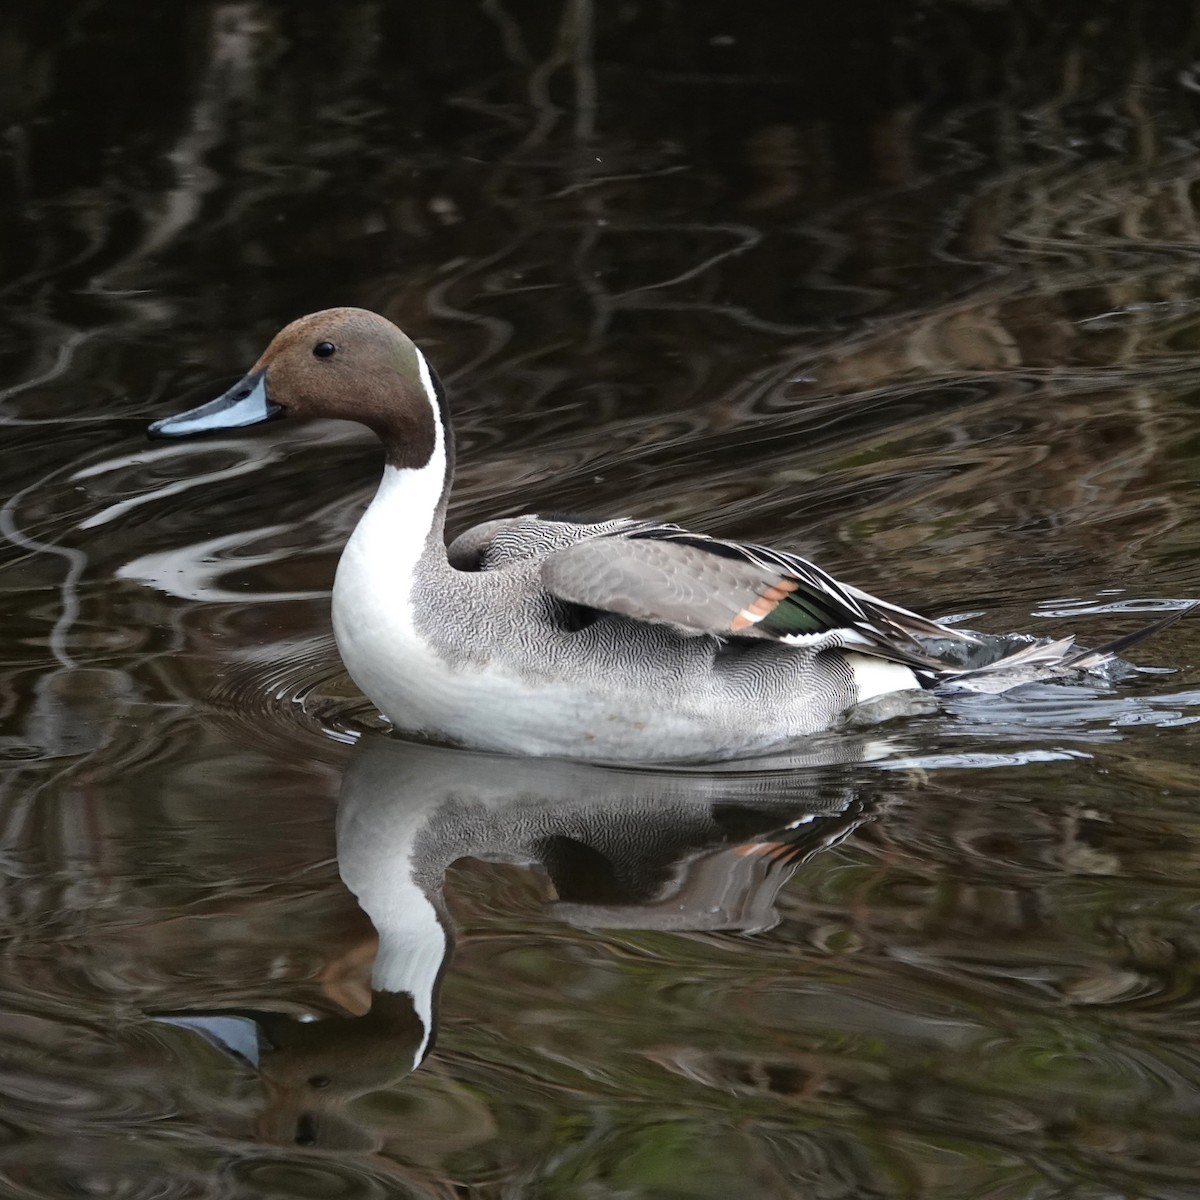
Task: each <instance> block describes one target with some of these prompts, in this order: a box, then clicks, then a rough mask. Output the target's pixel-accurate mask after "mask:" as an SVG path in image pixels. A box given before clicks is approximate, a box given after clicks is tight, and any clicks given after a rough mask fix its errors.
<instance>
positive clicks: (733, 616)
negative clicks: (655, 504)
mask: <svg viewBox="0 0 1200 1200" xmlns="http://www.w3.org/2000/svg"><path fill="white" fill-rule="evenodd" d="M541 576H542V583H543V585H544V586H545V588H546V590H547V591H549V592H550V593H551V594H553V595H554V596H557V597H558V598H559V599H561V600H566V601H569V602H571V603H573V604H580V605H585V606H587V607H589V608H597V609H603V610H606V611H609V612H615V613H621V614H623V615H624V616H627V617H634V618H636V619H637V620H640V621H649V622H654V623H658V624H667V625H673V626H676V627H679V628H683V629H686V630H688V631H691V632H694V633H709V634H716V635H718V636H721V637H755V638H769V639H773V640H775V641H779V642H783V643H786V644H788V645H793V646H808V647H812V648H814V649H815V648H822V647H825V646H835V645H842V646H854V647H856V648H861V649H862V650H863V652H864V653H867V654H875V655H877V656H879V657H883V658H888V659H892V660H894V661H898V662H904V663H906V664H908V665H911V666H923V667H928V666H934V665H940V664H935V660H933V659H931V658H929V657H928V656H927V655H926V654H925V653H924V652H923V651H922V648H921V646H920V645H919V643H918V640H917V639H918V638H935V637H936V638H947V639H952V640H954V641H958V642H971V643H974V642H975V640H976V639H974V638H972V637H970V636H969V635H967V634H964V633H960V632H959V631H957V630H955V629H951V628H949V627H948V626H945V625H940V624H938V623H937V622H936V621H931V620H928V619H927V618H925V617H922V616H919V615H918V614H917V613H913V612H909V611H908V610H907V609H903V608H899V607H898V606H896V605H894V604H889V603H887V602H886V601H884V600H878V599H876V598H875V597H874V596H871V595H868V594H867V593H866V592H863V591H860V590H859V589H857V588H852V587H848V586H846V585H845V584H841V583H839V582H838V581H837V580H836V579H834V578H833V577H832V576H831V575H829V574H827V573H826V572H825V571H822V570H821V569H820V567H817V566H815V565H814V564H813V563H810V562H809V561H808V560H807V559H803V558H800V557H798V556H797V555H794V554H787V553H784V552H782V551H779V550H771V549H768V548H767V547H765V546H756V545H752V544H743V543H739V542H727V541H722V540H720V539H718V538H711V537H706V536H704V535H703V534H695V533H689V532H688V531H687V530H683V529H680V528H678V527H677V526H670V525H647V524H642V525H639V526H637V527H636V528H633V529H627V530H621V531H618V532H616V533H611V534H607V535H603V536H599V537H592V538H588V539H587V540H585V541H579V542H576V543H575V544H573V545H571V546H567V547H565V548H564V549H562V550H558V551H556V552H554V553H552V554H550V555H548V556H547V557H546V558H545V560H544V561H543V563H542V568H541Z"/></svg>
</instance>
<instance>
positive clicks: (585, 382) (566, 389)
mask: <svg viewBox="0 0 1200 1200" xmlns="http://www.w3.org/2000/svg"><path fill="white" fill-rule="evenodd" d="M1044 7H1045V6H1040V5H1034V4H1024V3H1011V4H995V5H986V4H975V3H967V2H966V0H962V2H955V0H941V2H939V3H911V4H896V3H893V2H889V3H884V2H882V0H879V2H878V3H863V4H858V5H854V6H842V9H844V10H845V11H842V10H838V9H832V10H831V9H829V8H828V7H826V8H825V9H822V10H820V11H818V9H817V8H815V7H813V6H809V5H797V4H794V3H784V2H782V0H780V2H779V3H774V2H766V3H761V4H758V5H755V6H749V7H747V6H742V7H735V6H729V5H724V4H719V3H716V2H715V0H692V2H689V3H688V4H687V5H680V4H674V5H672V4H666V5H664V4H650V3H642V2H640V0H631V2H629V3H623V4H619V5H611V6H600V5H593V4H592V3H591V2H590V0H545V2H539V3H533V4H525V5H521V6H505V5H503V4H500V3H496V2H494V0H448V2H446V3H442V4H439V5H425V6H410V5H399V4H387V3H384V2H383V0H353V2H352V3H348V4H346V5H342V6H339V7H338V8H337V10H336V12H332V11H331V10H330V8H329V6H328V5H321V6H318V5H316V4H315V3H309V2H307V0H298V2H295V3H289V4H287V5H283V4H276V3H270V2H268V0H241V2H229V3H218V2H204V3H197V4H192V5H188V6H157V7H156V8H155V9H154V11H153V12H151V11H148V9H147V7H146V6H145V5H142V4H137V3H134V2H133V0H113V2H110V3H106V4H103V5H101V4H95V3H89V2H87V0H74V2H68V3H63V4H61V5H57V6H48V5H43V4H35V3H32V2H29V3H23V4H19V5H18V6H17V8H16V13H15V18H14V19H13V20H10V21H9V22H8V23H7V24H6V26H5V29H4V32H3V33H2V34H0V55H2V56H3V62H4V64H5V65H4V70H3V72H0V76H2V78H3V84H2V85H0V125H2V126H3V129H4V137H3V139H2V142H0V177H2V178H3V181H4V185H3V188H0V222H2V229H3V237H2V238H0V424H2V426H3V432H2V434H0V437H2V439H3V441H2V443H0V445H2V447H3V452H2V453H0V496H2V497H3V500H4V507H3V510H2V512H0V533H2V534H3V542H2V544H0V634H2V637H0V656H2V657H0V755H2V756H3V760H4V772H3V775H2V776H0V818H2V820H3V825H4V839H3V855H4V857H3V891H2V893H0V894H2V898H3V904H4V910H5V918H6V919H5V921H4V927H3V928H4V942H3V947H4V964H5V970H4V972H3V974H2V976H0V1074H2V1077H3V1081H2V1083H0V1192H3V1193H4V1194H5V1195H13V1196H21V1197H61V1196H77V1195H80V1194H85V1193H86V1194H100V1195H117V1194H119V1195H122V1196H128V1197H133V1196H138V1197H141V1196H147V1197H148V1196H172V1197H174V1196H179V1197H191V1196H196V1197H210V1196H231V1197H243V1196H245V1197H260V1196H261V1197H265V1196H272V1197H274V1196H289V1197H292V1196H327V1195H338V1196H360V1195H361V1196H376V1195H389V1196H390V1195H400V1196H413V1197H443V1196H450V1195H455V1196H478V1197H492V1196H497V1197H499V1196H506V1197H507V1196H530V1197H551V1196H564V1197H566V1196H570V1197H581V1196H583V1197H587V1196H597V1197H599V1196H613V1195H620V1196H638V1197H642V1196H646V1197H676V1196H677V1197H700V1196H713V1197H726V1196H729V1195H739V1196H742V1195H745V1196H760V1195H761V1196H764V1197H765V1196H779V1197H791V1196H795V1195H801V1194H803V1195H812V1196H819V1197H831V1198H832V1197H865V1196H872V1197H873V1196H878V1197H915V1196H921V1197H937V1198H944V1200H962V1198H964V1197H974V1196H979V1197H984V1196H986V1197H989V1198H993V1197H995V1198H999V1197H1004V1198H1008V1197H1012V1198H1013V1200H1016V1198H1022V1200H1024V1198H1027V1197H1028V1198H1033V1197H1037V1198H1041V1197H1058V1196H1071V1197H1079V1198H1091V1197H1095V1198H1097V1200H1099V1198H1100V1197H1105V1198H1107V1197H1113V1196H1121V1197H1176V1196H1196V1195H1200V1186H1198V1185H1197V1183H1196V1179H1197V1175H1196V1168H1195V1134H1194V1131H1195V1129H1196V1125H1197V1120H1198V1119H1200V1050H1198V1048H1197V1040H1196V1015H1195V1008H1196V995H1195V993H1196V963H1197V951H1198V936H1197V933H1196V929H1197V915H1198V914H1197V894H1198V893H1197V863H1198V862H1200V809H1198V806H1197V791H1198V788H1197V778H1198V770H1200V751H1198V750H1197V744H1198V743H1197V733H1196V730H1195V728H1194V727H1193V726H1194V725H1195V724H1196V723H1197V721H1198V720H1200V622H1198V621H1196V620H1194V619H1193V620H1191V621H1188V622H1183V623H1181V624H1179V625H1176V626H1175V627H1173V628H1172V629H1171V630H1169V631H1168V632H1166V633H1165V634H1163V635H1162V636H1161V637H1160V638H1159V639H1157V640H1156V641H1154V642H1153V643H1150V644H1147V645H1144V646H1141V647H1138V648H1137V650H1136V651H1134V652H1133V653H1132V655H1131V657H1132V658H1133V659H1134V660H1135V662H1136V664H1137V665H1138V669H1136V670H1135V669H1132V668H1130V669H1128V670H1125V671H1123V672H1117V673H1115V674H1114V675H1113V676H1112V677H1111V678H1101V679H1094V680H1086V681H1082V680H1081V681H1076V682H1072V683H1064V684H1059V685H1040V686H1037V687H1033V688H1030V689H1026V690H1024V691H1022V692H1021V693H1018V694H1014V695H1011V696H1007V697H1001V698H991V697H984V698H964V699H961V700H956V701H954V702H953V703H949V704H947V705H945V706H943V707H942V709H941V710H940V711H938V712H936V713H930V714H925V715H916V716H911V717H907V718H904V719H901V720H896V721H892V722H888V723H886V724H885V725H882V726H878V727H875V728H873V729H869V730H857V731H851V732H847V733H842V734H837V735H833V736H831V737H829V738H825V739H820V740H819V741H817V742H816V743H814V745H813V746H811V747H807V748H806V749H805V752H804V754H803V755H802V756H801V757H800V758H798V759H793V760H792V761H789V762H783V763H764V764H755V765H754V767H753V768H743V769H739V770H732V771H731V770H724V771H720V772H703V771H699V772H697V771H692V772H684V773H680V772H670V771H659V772H619V771H617V772H614V771H605V770H604V769H601V768H595V767H588V766H583V765H578V764H576V765H570V764H567V765H563V764H540V765H534V764H522V763H505V762H504V761H503V760H499V761H497V760H494V759H490V758H487V757H485V756H474V755H464V754H461V753H456V752H453V751H446V750H435V749H431V748H428V747H410V746H406V745H405V744H404V743H400V742H395V741H389V740H386V739H382V738H381V737H379V736H378V735H377V734H376V735H373V736H366V737H360V736H359V735H360V734H362V733H363V731H364V730H366V731H371V730H374V729H376V728H377V727H378V726H379V722H378V720H377V719H376V718H374V716H373V714H372V713H371V711H370V709H369V706H366V705H365V704H364V703H363V702H362V701H361V699H360V698H358V697H357V696H356V694H355V692H354V690H353V688H352V686H351V685H350V684H349V683H348V681H347V680H346V679H345V678H344V677H343V675H342V673H341V670H340V666H339V663H338V660H337V656H336V652H335V651H334V649H333V646H332V642H331V640H330V638H329V632H328V631H329V625H328V592H329V587H330V584H331V581H332V573H333V569H334V566H335V563H336V559H337V555H338V553H339V551H340V547H341V545H342V543H343V542H344V540H345V537H346V536H347V534H348V532H349V530H350V529H351V528H352V527H353V524H354V522H355V520H356V519H357V515H358V513H359V512H360V511H361V509H362V506H363V504H364V503H365V502H366V500H367V499H368V498H369V496H370V493H371V490H372V488H373V485H374V480H375V477H376V475H377V472H378V470H379V465H380V463H379V456H378V453H377V451H376V449H375V448H374V446H373V445H372V443H371V440H370V438H369V437H367V436H366V435H365V434H363V433H361V432H359V431H357V430H355V429H353V428H351V427H349V426H343V425H339V424H334V423H323V424H309V425H301V424H299V423H295V424H293V423H283V424H278V425H273V426H271V427H269V428H267V429H263V430H256V431H252V432H249V433H247V434H245V435H244V436H230V437H228V438H219V439H214V440H208V441H204V442H197V443H190V442H189V443H180V444H178V445H162V444H152V443H148V442H146V441H145V440H144V438H143V429H144V425H145V423H146V422H147V421H148V420H150V419H153V418H155V417H159V416H162V415H164V414H165V413H167V412H171V411H176V410H178V409H180V408H183V407H186V406H188V405H190V404H193V403H197V402H199V401H201V400H203V399H207V398H209V397H210V396H212V395H215V394H217V393H218V392H219V391H221V390H223V389H224V388H225V387H226V386H228V384H229V383H230V382H231V381H232V380H233V379H234V378H236V377H237V376H238V375H240V374H241V373H242V372H243V371H244V370H245V369H246V367H247V366H248V365H249V364H250V363H252V362H253V361H254V359H255V358H256V357H257V355H258V353H259V352H260V350H261V348H262V346H263V345H264V344H265V342H266V340H267V339H268V338H269V337H270V336H271V334H272V333H273V332H274V331H275V329H276V328H278V326H279V325H280V324H282V323H283V322H284V321H286V320H288V319H290V318H291V317H293V316H295V315H297V314H299V313H302V312H305V311H308V310H311V309H314V308H319V307H326V306H329V305H333V304H361V305H366V306H369V307H373V308H377V309H379V310H381V311H384V312H386V313H387V314H388V315H389V316H391V317H393V318H394V319H396V320H397V321H398V322H399V323H401V324H402V325H403V326H404V327H405V328H406V329H407V330H409V331H410V332H411V333H412V334H413V336H414V337H416V338H417V339H418V340H419V341H420V342H421V344H422V346H424V347H425V349H426V351H427V353H428V354H429V356H430V358H431V360H432V361H433V362H434V363H435V364H436V365H437V367H438V368H439V370H440V372H441V374H442V376H443V378H444V379H445V380H446V382H447V384H448V386H449V388H450V390H451V398H452V403H453V407H454V411H455V415H456V420H457V424H458V431H459V450H460V471H459V477H458V482H457V487H456V492H455V500H454V505H453V508H452V512H451V524H452V527H453V530H452V531H457V530H459V529H461V528H464V527H466V526H467V525H468V524H470V523H472V522H473V521H475V520H478V519H481V518H483V517H487V516H496V515H504V514H509V513H517V512H522V511H529V510H538V509H541V510H550V509H557V510H565V511H571V512H585V513H593V514H598V515H612V514H616V513H626V512H632V513H634V514H644V515H659V516H664V517H668V518H674V519H683V520H686V521H687V523H689V524H690V525H692V526H693V527H696V528H700V529H703V530H705V531H707V532H712V533H718V534H723V535H729V536H745V537H752V538H754V539H755V540H758V541H765V542H773V543H776V544H779V545H781V546H784V547H787V548H791V549H796V550H799V551H801V552H803V553H806V554H809V555H811V556H813V557H815V558H817V559H818V560H819V561H820V562H821V563H822V565H824V566H825V567H827V568H828V569H830V570H833V571H834V572H835V573H838V574H840V575H841V576H843V577H844V578H846V579H847V580H849V581H850V582H853V583H856V584H858V585H860V586H863V587H866V588H869V589H871V590H874V591H878V592H880V593H881V594H883V595H886V596H889V597H891V598H893V599H895V600H897V601H899V602H901V603H907V604H911V605H913V606H915V607H919V608H920V609H922V610H923V611H927V612H930V613H931V614H937V615H941V616H957V617H961V618H962V619H964V620H965V621H967V622H968V623H969V624H970V625H971V626H972V627H975V628H978V629H982V630H985V631H989V632H992V633H1008V632H1012V631H1027V632H1030V633H1034V634H1037V635H1039V636H1049V635H1051V634H1053V635H1055V636H1065V635H1066V634H1074V635H1076V636H1077V637H1078V638H1079V639H1080V641H1081V642H1083V643H1085V644H1086V643H1089V642H1091V643H1093V644H1094V643H1095V642H1096V641H1098V640H1101V639H1103V638H1106V637H1109V636H1115V635H1117V634H1120V633H1124V632H1128V631H1130V630H1132V629H1133V628H1135V627H1136V626H1137V625H1138V624H1139V623H1141V622H1144V621H1146V620H1149V619H1151V616H1150V615H1147V614H1148V613H1150V614H1156V613H1158V612H1159V611H1161V610H1162V609H1165V608H1171V607H1173V606H1177V605H1179V604H1181V603H1182V602H1183V601H1185V600H1187V599H1189V598H1194V597H1196V596H1198V595H1200V554H1198V551H1200V535H1197V533H1196V530H1197V528H1198V517H1200V500H1198V496H1200V492H1198V489H1197V483H1198V482H1200V432H1198V429H1200V426H1198V423H1197V416H1198V413H1200V372H1198V368H1200V308H1198V305H1200V288H1198V287H1197V283H1196V278H1197V267H1198V266H1200V217H1198V215H1197V207H1196V197H1197V195H1198V194H1200V192H1198V187H1200V184H1198V182H1197V181H1198V179H1200V167H1198V166H1197V164H1198V163H1200V156H1198V155H1197V144H1196V129H1197V125H1198V122H1197V118H1198V116H1200V111H1198V109H1200V99H1198V97H1200V83H1198V80H1200V68H1198V67H1197V61H1198V58H1200V51H1198V46H1200V26H1198V25H1197V22H1196V17H1195V13H1194V12H1193V11H1192V9H1191V6H1189V5H1185V4H1182V3H1179V4H1176V3H1166V2H1156V3H1154V4H1149V3H1146V4H1127V3H1119V4H1118V3H1112V4H1104V3H1101V4H1096V3H1094V2H1093V3H1089V4H1084V3H1063V4H1059V5H1057V6H1054V12H1053V14H1051V15H1047V14H1046V13H1045V12H1043V9H1044ZM356 739H357V744H352V743H355V742H356ZM339 794H341V795H342V798H341V801H340V808H339ZM364 847H365V848H366V849H365V850H364ZM367 851H370V853H368V852H367ZM372 854H373V855H374V857H372ZM351 889H354V891H352V890H351ZM406 889H407V890H406ZM355 891H357V892H358V894H359V896H360V897H361V899H362V901H363V903H362V905H361V907H360V905H359V903H358V902H357V900H356V899H355V894H354V892H355ZM396 897H400V898H401V900H402V901H403V903H399V904H395V905H392V906H391V907H389V904H390V899H395V898H396ZM389 898H390V899H389ZM422 905H426V906H428V907H429V908H430V909H431V910H432V912H433V913H434V919H433V922H432V924H431V923H430V922H429V921H424V922H420V921H417V924H416V925H414V924H412V923H411V922H410V924H408V925H406V924H404V921H399V922H398V921H397V919H396V916H395V914H396V913H400V914H401V915H403V916H404V917H405V919H408V918H414V920H415V919H416V918H419V917H420V916H421V914H422V913H424V912H425V910H424V909H422V907H421V906H422ZM364 910H365V911H364ZM426 915H427V914H426ZM372 920H374V924H373V923H372ZM418 926H419V929H418ZM452 930H453V931H454V932H451V931H452ZM438 931H443V933H439V932H438ZM418 932H419V933H420V934H421V937H418V936H417V933H418ZM439 936H444V939H445V945H444V946H443V947H442V948H441V949H442V950H444V951H445V952H446V953H445V954H444V955H443V954H441V952H440V951H439V949H438V942H437V938H438V937H439ZM431 937H432V941H431V940H430V939H431ZM405 939H408V940H407V942H406V941H405ZM451 943H453V947H452V948H453V955H452V957H451V955H450V954H449V951H450V949H451ZM381 945H382V946H383V947H384V949H385V950H388V949H389V948H391V949H394V948H395V947H396V946H397V945H402V946H406V947H408V951H406V953H408V957H407V958H406V957H405V954H401V955H400V956H399V958H400V960H403V961H405V962H408V961H412V962H417V963H418V965H420V964H424V965H423V970H424V971H425V974H424V975H423V976H422V978H423V979H425V980H426V981H427V982H428V983H429V987H428V988H427V989H426V992H425V993H424V994H425V995H427V1001H426V1002H423V1003H424V1006H425V1013H424V1015H425V1016H427V1018H428V1023H429V1025H430V1026H432V1024H433V1022H434V1020H435V1019H436V1024H437V1029H436V1037H435V1038H434V1037H427V1036H426V1034H427V1033H428V1032H429V1030H428V1029H426V1028H425V1022H424V1021H422V1020H420V1019H417V1020H415V1021H414V1013H412V1012H409V1013H406V1012H402V1011H398V1010H396V1009H395V1008H394V1007H389V1006H388V1005H387V1004H381V1003H379V1000H378V997H375V998H373V997H372V995H371V990H370V970H371V964H372V961H373V960H374V958H375V956H376V953H377V951H378V949H379V947H380V946H381ZM430 947H432V949H431V948H430ZM409 951H411V953H409ZM421 955H424V956H425V957H424V958H421ZM414 956H415V957H414ZM443 958H445V959H446V960H447V961H448V962H449V966H448V967H444V968H443V967H442V961H443ZM373 999H374V1003H373ZM415 1007H416V1008H420V1007H421V1005H416V1006H415ZM231 1013H232V1014H234V1019H230V1018H229V1014H231ZM221 1014H225V1017H224V1019H222V1017H221ZM415 1016H416V1017H417V1018H421V1017H422V1014H421V1013H416V1014H415ZM312 1018H315V1019H312ZM204 1029H207V1030H208V1031H209V1033H210V1034H213V1033H214V1032H219V1033H221V1034H222V1035H223V1036H224V1039H225V1043H227V1044H223V1043H222V1041H221V1038H219V1037H214V1036H208V1037H206V1036H204V1034H203V1033H202V1032H200V1030H204ZM230 1045H231V1046H232V1050H233V1051H236V1053H234V1052H232V1051H231V1049H230V1048H229V1046H230ZM426 1051H428V1053H427V1055H426V1056H425V1057H424V1061H423V1062H422V1063H421V1065H420V1066H419V1067H418V1068H417V1069H416V1070H414V1069H413V1063H414V1058H417V1057H420V1056H421V1055H422V1054H423V1053H425V1052H426ZM239 1055H240V1056H239Z"/></svg>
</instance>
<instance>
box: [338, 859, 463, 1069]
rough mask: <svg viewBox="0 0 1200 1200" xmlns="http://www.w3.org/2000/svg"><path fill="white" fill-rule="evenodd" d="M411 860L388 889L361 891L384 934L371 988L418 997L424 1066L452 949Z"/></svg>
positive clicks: (418, 1055) (416, 1061)
mask: <svg viewBox="0 0 1200 1200" xmlns="http://www.w3.org/2000/svg"><path fill="white" fill-rule="evenodd" d="M407 867H408V863H406V862H400V863H396V864H395V872H396V873H395V875H394V876H392V878H391V879H390V880H389V881H388V884H387V886H386V888H381V889H378V890H375V889H372V892H371V894H369V895H360V896H359V898H358V899H359V903H360V904H361V905H362V907H363V911H364V912H366V914H367V916H368V917H370V918H371V923H372V924H373V925H374V926H375V930H376V932H377V933H378V934H379V950H378V952H377V953H376V955H375V965H374V967H373V968H372V970H371V990H372V991H376V992H402V993H405V994H407V995H409V996H411V997H412V1002H413V1011H414V1012H415V1013H416V1014H417V1017H418V1018H419V1019H420V1022H421V1025H422V1027H423V1029H422V1033H421V1041H420V1043H419V1044H418V1046H417V1048H416V1051H415V1053H414V1054H413V1067H414V1068H415V1067H419V1066H420V1065H421V1060H422V1059H423V1058H424V1057H425V1050H426V1048H427V1047H428V1045H429V1036H430V1034H431V1033H432V1031H433V990H434V988H435V986H436V985H437V977H438V972H439V971H440V970H441V969H442V963H443V962H444V961H445V959H446V954H447V950H448V945H447V940H446V931H445V930H444V929H443V928H442V923H441V921H440V920H439V919H438V914H437V910H436V909H435V908H434V906H433V905H432V904H431V903H430V902H429V898H428V897H427V896H426V895H425V893H424V892H423V891H421V889H420V888H419V887H418V886H417V885H416V884H415V883H413V881H412V878H411V877H410V876H409V875H408V874H407V871H406V868H407Z"/></svg>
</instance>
